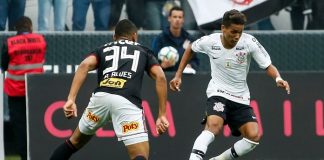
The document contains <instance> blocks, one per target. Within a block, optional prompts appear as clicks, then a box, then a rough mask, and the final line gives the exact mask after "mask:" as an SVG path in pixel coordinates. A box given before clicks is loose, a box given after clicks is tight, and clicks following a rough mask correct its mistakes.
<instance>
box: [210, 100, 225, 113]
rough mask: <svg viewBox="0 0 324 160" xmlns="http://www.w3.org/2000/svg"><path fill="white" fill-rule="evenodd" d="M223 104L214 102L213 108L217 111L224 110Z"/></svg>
mask: <svg viewBox="0 0 324 160" xmlns="http://www.w3.org/2000/svg"><path fill="white" fill-rule="evenodd" d="M224 106H225V105H224V104H223V103H222V102H216V103H215V105H214V107H213V109H214V110H215V111H217V112H224Z"/></svg>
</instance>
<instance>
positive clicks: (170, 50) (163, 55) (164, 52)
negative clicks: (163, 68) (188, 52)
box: [158, 46, 179, 65]
mask: <svg viewBox="0 0 324 160" xmlns="http://www.w3.org/2000/svg"><path fill="white" fill-rule="evenodd" d="M158 59H159V60H161V61H162V60H168V61H171V62H172V64H173V65H175V64H176V63H177V62H178V60H179V53H178V51H177V49H175V48H174V47H172V46H166V47H163V48H162V49H161V50H160V51H159V53H158Z"/></svg>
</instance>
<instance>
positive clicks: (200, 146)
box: [170, 10, 290, 160]
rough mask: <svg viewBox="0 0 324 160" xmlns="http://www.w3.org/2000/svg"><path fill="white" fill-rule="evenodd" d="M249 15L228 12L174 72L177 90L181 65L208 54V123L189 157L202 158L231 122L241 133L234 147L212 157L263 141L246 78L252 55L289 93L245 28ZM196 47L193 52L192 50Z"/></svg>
mask: <svg viewBox="0 0 324 160" xmlns="http://www.w3.org/2000/svg"><path fill="white" fill-rule="evenodd" d="M245 22H246V17H245V15H244V14H243V13H241V12H239V11H237V10H230V11H227V12H225V14H224V16H223V20H222V26H221V31H222V32H221V33H214V34H210V35H207V36H204V37H201V38H200V39H198V40H196V41H195V42H193V43H192V45H190V46H189V47H188V48H187V49H186V51H185V54H184V56H183V58H182V59H181V62H180V65H179V68H178V70H177V72H176V74H175V77H174V78H173V79H172V80H171V82H170V88H171V89H172V90H173V91H180V85H181V77H182V71H183V69H184V68H185V66H186V64H187V63H188V61H189V60H190V59H191V57H192V55H193V54H194V52H196V53H205V54H207V55H208V56H209V59H210V66H211V77H212V78H211V80H210V82H209V84H208V88H207V91H206V93H207V97H208V99H207V108H206V113H207V115H206V119H205V120H206V121H205V123H206V125H205V129H204V131H202V133H201V134H200V135H199V136H198V137H197V139H196V141H195V143H194V145H193V149H192V152H191V154H190V160H202V159H203V157H204V155H205V153H206V151H207V148H208V145H209V144H210V143H211V142H213V140H214V137H215V136H216V135H218V134H220V132H221V130H222V128H223V125H225V124H228V125H229V127H230V129H231V131H232V135H233V136H242V137H243V138H242V139H241V140H239V141H237V142H236V143H235V144H234V145H233V146H232V147H231V148H229V149H228V150H226V151H225V152H223V153H221V154H220V155H219V156H217V157H214V158H212V160H231V159H235V158H237V157H240V156H243V155H244V154H246V153H248V152H250V151H252V150H253V149H254V148H255V147H256V146H257V145H258V144H259V141H260V138H261V137H260V135H259V131H258V123H257V120H256V118H255V114H254V112H253V110H252V108H251V107H250V106H249V104H250V92H249V88H248V86H247V83H246V78H247V74H248V71H249V65H250V61H251V59H252V58H253V59H254V60H255V61H256V62H257V63H258V65H259V67H260V68H262V69H264V70H265V71H266V73H267V75H269V76H270V77H271V78H273V79H274V81H275V82H276V84H277V86H278V87H281V88H283V89H285V90H286V91H287V93H288V94H289V93H290V88H289V84H288V82H287V81H285V80H283V79H282V78H281V76H280V74H279V72H278V70H277V69H276V67H275V66H273V65H272V64H271V59H270V56H269V54H268V53H267V51H266V50H265V49H264V48H263V46H262V45H261V44H260V43H259V42H258V41H257V39H256V38H254V37H253V36H252V35H249V34H246V33H243V29H244V24H245ZM193 51H194V52H193Z"/></svg>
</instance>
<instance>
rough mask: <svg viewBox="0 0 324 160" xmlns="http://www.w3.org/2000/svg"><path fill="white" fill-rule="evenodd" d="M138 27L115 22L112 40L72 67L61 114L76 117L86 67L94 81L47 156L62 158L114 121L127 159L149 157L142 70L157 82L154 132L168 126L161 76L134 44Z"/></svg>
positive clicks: (151, 58)
mask: <svg viewBox="0 0 324 160" xmlns="http://www.w3.org/2000/svg"><path fill="white" fill-rule="evenodd" d="M136 41H137V28H136V26H135V25H134V24H133V23H132V22H131V21H129V20H127V19H124V20H121V21H120V22H118V23H117V25H116V29H115V35H114V41H113V42H109V43H106V44H105V45H102V46H100V47H98V48H97V49H95V50H94V51H93V52H91V54H90V55H89V56H88V57H87V58H85V59H84V60H83V61H82V62H81V64H80V66H79V68H78V69H77V71H76V73H75V76H74V79H73V82H72V85H71V89H70V93H69V96H68V100H67V102H66V103H65V105H64V106H63V110H64V113H65V117H66V118H69V119H70V118H74V117H76V116H77V107H76V104H75V99H76V97H77V94H78V91H79V89H80V88H81V86H82V84H83V82H84V81H85V79H86V77H87V74H88V72H89V71H91V70H95V69H96V70H97V71H98V72H97V73H98V82H97V84H98V85H97V88H96V89H95V91H94V93H93V95H92V97H91V99H90V101H89V104H88V106H87V108H86V110H85V111H84V113H83V115H82V117H81V119H80V121H79V125H78V127H77V128H76V129H75V131H74V133H73V134H72V136H71V137H70V138H69V139H68V140H66V141H65V142H64V143H62V144H61V145H60V146H58V147H57V148H56V150H55V151H54V152H53V154H52V156H51V158H50V160H67V159H69V158H70V157H71V156H72V154H73V153H75V152H76V151H78V150H79V149H80V148H81V147H83V146H84V145H85V144H86V143H87V142H88V141H89V140H90V139H91V137H92V136H93V135H94V134H95V132H96V131H97V130H98V129H99V128H100V127H102V126H104V125H105V124H106V123H107V121H109V120H110V118H111V121H112V123H113V127H114V131H115V133H116V136H117V137H118V140H120V141H123V142H124V144H125V146H126V148H127V151H128V154H129V158H130V159H131V160H148V157H149V143H148V133H147V130H146V126H145V118H144V113H143V108H142V106H141V104H142V99H141V88H142V80H143V76H144V73H145V72H147V73H148V74H149V75H150V76H151V77H152V78H153V79H154V80H155V84H156V88H155V89H156V91H157V95H158V100H159V116H158V118H157V120H156V130H157V132H158V133H159V134H161V133H163V132H165V131H166V130H167V128H168V126H169V122H168V120H167V118H166V111H165V106H166V99H167V84H166V78H165V75H164V72H163V70H162V68H161V67H160V65H159V62H158V61H157V59H156V58H155V57H154V55H153V51H151V50H150V49H148V48H146V47H144V46H142V45H141V44H139V43H137V42H136Z"/></svg>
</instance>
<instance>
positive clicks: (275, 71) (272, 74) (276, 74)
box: [266, 64, 290, 94]
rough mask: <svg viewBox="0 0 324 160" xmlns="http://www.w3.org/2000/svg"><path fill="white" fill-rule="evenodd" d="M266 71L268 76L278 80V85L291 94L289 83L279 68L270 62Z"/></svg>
mask: <svg viewBox="0 0 324 160" xmlns="http://www.w3.org/2000/svg"><path fill="white" fill-rule="evenodd" d="M266 72H267V75H268V76H270V77H271V78H272V79H274V80H275V81H276V83H277V86H278V87H280V88H283V89H285V90H286V91H287V94H290V86H289V83H288V82H287V81H285V80H283V79H282V78H281V76H280V73H279V71H278V69H277V68H276V67H275V66H274V65H272V64H270V65H269V66H268V67H267V68H266Z"/></svg>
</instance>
